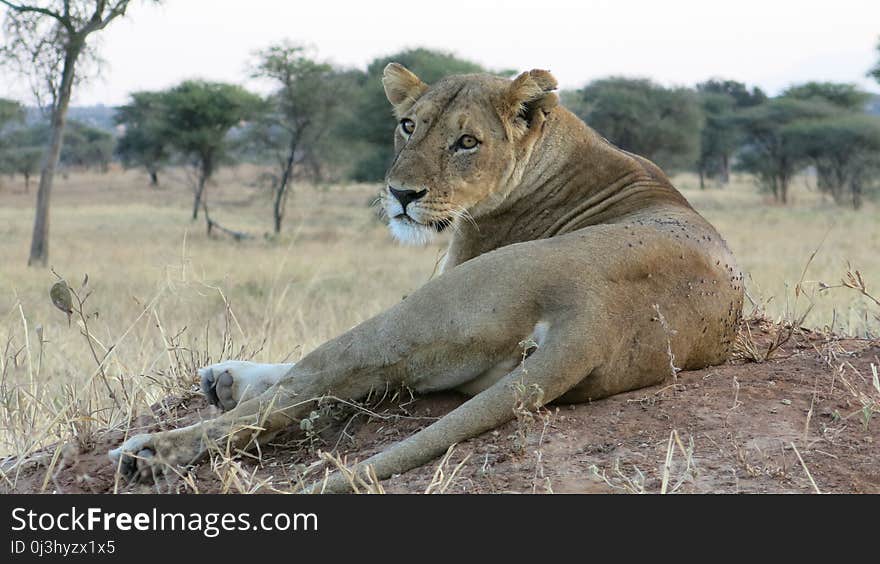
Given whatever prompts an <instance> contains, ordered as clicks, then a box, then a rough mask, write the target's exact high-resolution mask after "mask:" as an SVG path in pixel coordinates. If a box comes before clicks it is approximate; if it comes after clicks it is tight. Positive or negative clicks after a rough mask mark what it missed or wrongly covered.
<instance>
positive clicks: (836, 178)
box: [782, 113, 880, 209]
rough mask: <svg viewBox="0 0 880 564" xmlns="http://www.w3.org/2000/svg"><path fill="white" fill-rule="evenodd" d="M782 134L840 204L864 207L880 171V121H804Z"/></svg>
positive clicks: (860, 117)
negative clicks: (868, 187)
mask: <svg viewBox="0 0 880 564" xmlns="http://www.w3.org/2000/svg"><path fill="white" fill-rule="evenodd" d="M782 135H783V137H784V138H785V140H786V143H787V145H788V147H789V148H790V149H789V150H790V151H791V152H792V154H794V155H796V156H798V157H801V158H803V159H805V160H807V161H809V162H811V163H812V164H813V165H814V166H815V167H816V170H817V172H818V175H817V176H818V180H819V188H820V190H822V191H823V192H826V193H829V194H831V197H832V198H833V199H834V201H835V202H836V203H837V204H843V203H844V202H845V201H847V200H849V202H850V203H851V204H852V206H853V208H855V209H859V208H861V207H862V196H863V191H864V188H865V185H866V184H868V182H869V181H871V180H872V179H874V178H876V177H877V173H878V171H880V118H878V117H876V116H868V115H864V114H856V113H849V114H838V115H835V116H833V117H828V118H824V119H812V120H803V121H798V122H795V123H792V124H790V125H787V126H785V127H783V128H782ZM847 192H849V198H847V197H846V193H847Z"/></svg>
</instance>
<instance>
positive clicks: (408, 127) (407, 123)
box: [400, 118, 416, 135]
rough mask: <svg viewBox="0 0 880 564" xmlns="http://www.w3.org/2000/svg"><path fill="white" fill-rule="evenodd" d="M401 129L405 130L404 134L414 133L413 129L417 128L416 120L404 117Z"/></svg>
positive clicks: (401, 121)
mask: <svg viewBox="0 0 880 564" xmlns="http://www.w3.org/2000/svg"><path fill="white" fill-rule="evenodd" d="M400 130H401V131H403V134H404V135H412V133H413V131H415V130H416V122H414V121H413V120H411V119H406V118H404V119H402V120H400Z"/></svg>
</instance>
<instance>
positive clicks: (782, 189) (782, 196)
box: [779, 176, 788, 204]
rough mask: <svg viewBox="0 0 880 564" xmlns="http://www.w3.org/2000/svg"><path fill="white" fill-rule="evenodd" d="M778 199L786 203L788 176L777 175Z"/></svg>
mask: <svg viewBox="0 0 880 564" xmlns="http://www.w3.org/2000/svg"><path fill="white" fill-rule="evenodd" d="M779 200H780V201H781V202H782V203H783V204H787V203H788V177H786V176H780V177H779Z"/></svg>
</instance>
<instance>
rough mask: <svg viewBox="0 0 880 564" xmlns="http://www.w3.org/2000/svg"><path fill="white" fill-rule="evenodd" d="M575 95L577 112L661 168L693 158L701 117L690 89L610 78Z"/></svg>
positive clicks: (678, 165)
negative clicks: (576, 96) (577, 99)
mask: <svg viewBox="0 0 880 564" xmlns="http://www.w3.org/2000/svg"><path fill="white" fill-rule="evenodd" d="M578 95H579V96H580V101H579V102H578V103H576V104H575V111H576V113H577V114H578V117H580V118H581V119H583V120H584V121H585V122H586V123H587V124H588V125H590V127H592V128H594V129H595V130H596V131H598V132H599V133H601V134H602V135H604V136H605V137H607V138H608V139H609V140H610V141H611V142H612V143H614V144H616V145H618V146H619V147H621V148H622V149H625V150H627V151H631V152H633V153H637V154H639V155H642V156H644V157H647V158H648V159H651V160H652V161H655V162H657V163H658V164H659V165H661V166H662V167H664V168H667V169H675V168H681V167H686V166H692V164H693V163H694V162H695V161H696V160H697V156H698V152H699V146H700V130H701V128H702V125H703V120H704V117H703V111H702V108H701V107H700V103H699V100H698V98H697V95H696V93H695V92H693V91H692V90H689V89H686V88H665V87H663V86H661V85H659V84H656V83H654V82H652V81H651V80H648V79H642V78H625V77H610V78H603V79H599V80H595V81H593V82H591V83H589V84H587V85H586V86H585V87H584V88H583V89H581V90H580V91H579V93H578Z"/></svg>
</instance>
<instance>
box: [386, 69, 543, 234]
mask: <svg viewBox="0 0 880 564" xmlns="http://www.w3.org/2000/svg"><path fill="white" fill-rule="evenodd" d="M382 83H383V85H384V87H385V94H386V96H387V97H388V100H389V101H390V102H391V104H392V106H393V107H394V114H395V115H396V116H397V119H398V125H397V128H396V130H395V133H394V146H395V151H396V155H395V158H394V162H393V163H392V164H391V166H390V168H389V169H388V172H387V174H386V177H385V187H384V188H383V191H382V198H383V203H384V207H385V212H386V213H387V215H388V218H389V227H390V229H391V232H392V234H393V235H394V237H395V238H397V239H398V240H399V241H401V242H404V243H409V244H424V243H426V242H428V241H429V240H431V239H432V238H433V236H434V235H435V234H437V233H439V232H440V231H442V230H443V229H445V228H446V227H449V226H450V225H453V224H454V223H455V222H456V221H460V220H461V219H462V218H466V217H468V216H471V217H479V216H480V215H483V214H487V213H490V212H491V211H492V210H494V209H495V208H497V207H498V205H499V204H500V203H501V202H503V201H504V199H505V198H506V197H507V196H508V194H510V191H511V190H512V189H513V188H514V187H515V186H516V184H517V182H518V180H519V178H520V177H521V176H522V170H523V166H524V164H525V163H526V162H527V160H528V157H529V155H530V154H531V152H532V148H533V147H534V144H535V142H536V140H537V139H538V138H539V137H540V134H541V129H542V125H543V123H544V121H545V120H546V119H547V115H548V114H549V113H550V111H551V110H552V109H553V108H554V107H555V106H556V105H557V103H558V97H557V96H556V94H555V93H553V92H552V91H553V90H555V89H556V79H555V78H553V76H552V75H551V74H550V73H549V72H547V71H544V70H532V71H529V72H525V73H523V74H521V75H519V76H518V77H517V78H515V79H514V80H512V81H511V80H507V79H504V78H499V77H495V76H491V75H485V74H470V75H457V76H450V77H447V78H445V79H443V80H441V81H439V82H437V83H436V84H434V85H431V86H429V85H427V84H425V83H424V82H422V81H421V80H420V79H419V77H417V76H416V75H415V74H413V73H412V72H410V71H409V70H407V69H406V68H404V67H403V66H401V65H399V64H397V63H391V64H389V65H388V66H387V67H385V73H384V77H383V79H382Z"/></svg>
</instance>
